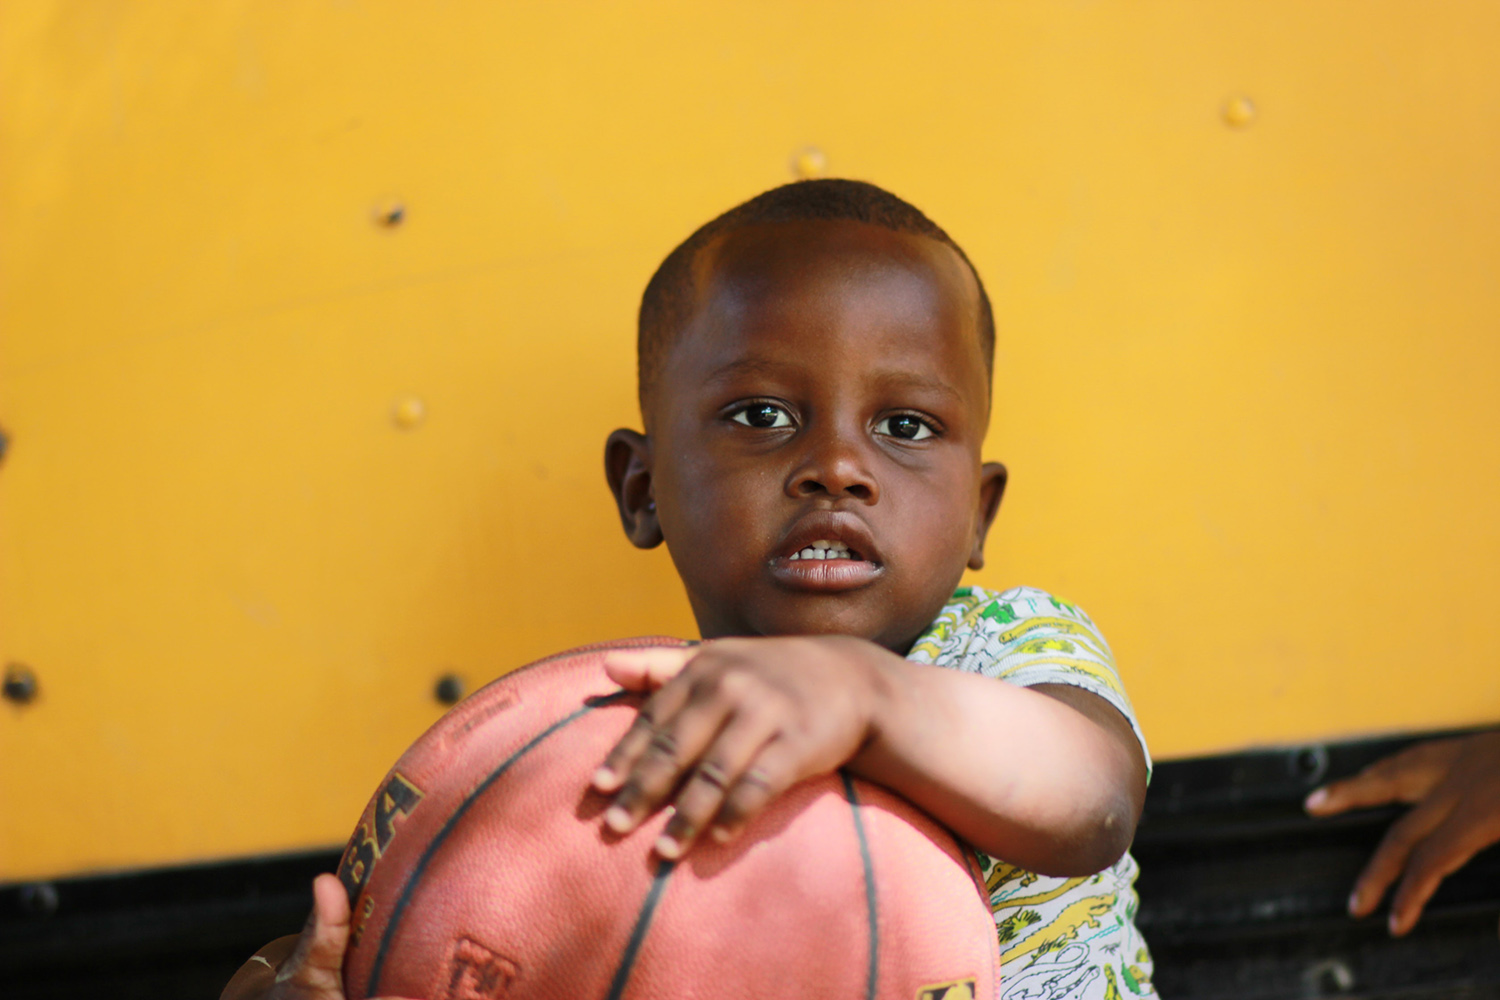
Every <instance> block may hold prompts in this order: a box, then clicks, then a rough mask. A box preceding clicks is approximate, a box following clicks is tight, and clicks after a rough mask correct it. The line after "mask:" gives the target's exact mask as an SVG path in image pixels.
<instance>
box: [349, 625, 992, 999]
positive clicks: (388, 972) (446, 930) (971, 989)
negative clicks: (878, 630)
mask: <svg viewBox="0 0 1500 1000" xmlns="http://www.w3.org/2000/svg"><path fill="white" fill-rule="evenodd" d="M678 643H679V641H678V640H675V639H638V640H631V641H628V642H622V643H617V644H614V645H612V646H599V647H591V648H587V649H582V650H575V651H573V652H570V653H564V654H562V655H561V656H557V657H553V658H551V659H547V660H542V661H540V662H538V663H534V664H532V665H531V666H529V667H525V668H523V669H521V670H518V671H516V672H514V673H512V674H509V675H507V676H505V677H503V678H501V679H500V680H497V681H495V682H494V683H493V684H490V685H489V686H487V687H485V688H483V689H482V690H480V691H478V692H476V693H475V694H474V695H473V696H472V697H470V698H468V699H467V700H466V701H464V702H463V703H462V704H461V705H459V706H458V707H457V708H455V709H454V710H453V711H451V712H449V713H448V714H447V715H446V716H444V717H443V718H442V719H441V720H439V722H438V723H437V724H436V725H434V726H433V727H432V728H431V729H429V730H428V731H427V733H426V734H425V735H423V736H422V738H421V739H419V740H417V742H416V743H415V744H414V745H413V746H412V747H411V749H410V750H408V751H407V752H406V753H405V754H404V755H402V757H401V759H400V760H399V761H397V762H396V766H395V767H394V768H393V769H392V770H391V772H390V774H389V775H387V777H386V779H385V781H384V782H383V783H382V784H381V787H380V788H379V789H378V790H377V791H376V793H375V797H374V799H373V800H372V801H371V802H370V805H369V806H368V807H367V808H366V809H365V813H364V816H363V817H362V819H361V820H360V824H359V827H358V828H357V829H356V830H355V833H354V836H353V838H352V839H351V840H350V842H349V846H348V848H347V849H346V850H345V852H344V857H343V861H342V863H341V865H340V872H339V874H340V877H341V878H342V879H343V881H344V884H345V886H346V887H347V888H348V889H349V893H350V899H351V903H352V904H353V908H354V925H353V933H352V936H351V943H350V947H349V951H348V954H347V957H346V959H345V963H344V981H345V985H346V989H347V991H348V994H349V997H350V998H351V1000H361V998H365V997H370V996H379V995H397V996H406V997H421V998H426V1000H450V998H453V1000H479V998H486V1000H495V998H501V997H504V998H508V1000H648V998H650V1000H670V998H688V997H697V998H704V1000H708V998H713V1000H749V998H752V997H754V998H764V1000H793V998H806V1000H842V998H849V1000H869V998H874V997H889V998H892V1000H969V998H971V997H982V998H986V1000H989V998H992V997H996V996H998V987H999V970H998V961H999V957H998V948H997V943H996V937H995V925H994V923H993V920H992V918H991V916H990V912H989V907H988V906H987V905H986V903H985V895H984V891H983V886H982V884H981V883H980V882H979V880H978V871H977V868H976V866H975V863H974V859H973V856H972V855H971V854H970V853H969V852H968V850H967V849H966V848H965V847H964V846H963V845H961V844H959V843H958V842H957V841H956V840H955V839H954V837H953V835H952V834H951V833H949V832H948V831H947V830H945V829H944V828H943V827H941V826H939V825H938V824H937V823H935V822H934V821H933V820H931V819H929V818H928V817H927V816H926V815H924V814H923V813H921V812H919V811H918V810H917V809H916V808H914V807H913V806H911V805H909V804H908V803H906V802H905V801H904V800H902V799H900V798H898V797H896V796H895V795H892V794H891V793H890V792H887V791H885V790H883V789H881V788H879V787H877V786H875V785H871V784H867V783H865V782H862V781H860V780H858V779H854V778H849V777H847V776H844V775H840V774H834V775H828V776H825V777H822V778H817V779H814V780H811V781H807V782H804V783H803V784H801V785H798V786H797V787H796V788H793V789H792V790H791V791H789V792H788V793H787V794H785V795H784V796H782V797H781V798H780V799H779V800H778V801H776V802H775V803H774V804H773V805H772V806H771V807H770V808H769V809H768V810H767V811H766V812H765V813H764V814H763V815H761V816H760V817H758V818H757V819H756V820H755V821H754V822H753V823H752V824H751V825H750V826H749V827H748V828H747V830H746V831H745V833H744V834H743V835H742V836H741V837H739V838H738V839H736V840H735V841H734V842H733V843H730V844H727V845H719V844H715V843H711V842H702V843H699V844H698V845H696V846H695V847H694V848H693V850H692V851H691V852H689V854H688V855H687V857H685V858H684V859H683V860H682V861H680V862H678V863H677V864H675V865H674V864H669V863H666V862H663V861H661V860H660V859H658V858H656V857H655V856H654V855H653V854H652V852H651V844H652V842H653V841H654V840H655V838H656V836H657V834H658V833H659V832H660V830H661V827H662V826H663V825H664V823H665V819H664V817H662V816H657V817H655V818H654V819H653V820H652V821H651V822H649V823H647V824H646V825H645V826H644V827H643V828H641V829H639V830H637V831H635V832H634V833H632V834H631V835H629V836H627V837H623V838H621V837H616V836H614V835H612V834H609V833H608V832H606V831H605V829H604V827H603V825H602V823H601V822H600V814H601V813H602V812H603V810H604V807H605V806H606V804H607V802H606V801H605V799H604V797H603V796H600V795H597V794H595V793H593V792H591V791H589V790H588V783H589V779H590V776H591V775H592V774H593V772H594V770H595V768H597V767H598V766H599V764H600V763H601V762H602V761H603V759H604V756H605V754H607V753H608V752H609V749H610V748H611V747H612V746H613V745H614V743H615V741H616V740H618V739H619V738H620V736H621V735H623V734H624V732H625V730H626V728H627V727H628V726H629V725H630V723H631V721H632V719H633V718H634V717H635V709H636V707H637V706H638V705H639V704H640V702H641V698H640V696H639V695H634V694H628V693H624V692H621V691H620V690H619V689H618V688H617V687H616V686H615V685H614V684H613V683H612V682H611V681H610V680H609V678H608V677H606V676H605V675H604V672H603V670H602V668H601V666H600V661H601V660H602V658H603V654H604V652H605V651H607V650H608V649H611V648H621V647H625V646H645V645H677V644H678Z"/></svg>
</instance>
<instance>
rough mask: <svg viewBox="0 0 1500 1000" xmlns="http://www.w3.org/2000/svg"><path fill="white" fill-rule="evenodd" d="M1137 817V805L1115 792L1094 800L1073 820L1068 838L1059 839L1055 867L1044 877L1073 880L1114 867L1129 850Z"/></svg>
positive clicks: (1122, 794) (1066, 836) (1131, 799)
mask: <svg viewBox="0 0 1500 1000" xmlns="http://www.w3.org/2000/svg"><path fill="white" fill-rule="evenodd" d="M1140 814H1141V809H1140V804H1139V803H1138V802H1136V801H1135V799H1134V798H1133V797H1132V796H1130V795H1129V794H1127V793H1124V792H1121V791H1118V790H1115V791H1112V792H1111V793H1110V794H1106V795H1102V796H1099V797H1098V798H1096V799H1094V801H1093V803H1092V807H1091V808H1087V809H1083V810H1080V811H1079V812H1078V813H1076V814H1075V815H1074V816H1073V823H1072V824H1071V825H1072V829H1071V830H1070V831H1069V832H1068V834H1066V835H1064V836H1063V837H1060V838H1058V842H1057V846H1058V847H1060V848H1062V849H1061V850H1057V851H1055V852H1052V853H1053V858H1054V859H1055V860H1054V863H1053V864H1051V865H1048V866H1047V867H1048V869H1049V870H1048V871H1046V872H1044V873H1043V874H1047V875H1064V876H1067V877H1069V878H1076V877H1079V876H1083V875H1093V874H1094V873H1095V872H1101V871H1103V870H1104V869H1106V868H1108V867H1109V866H1111V865H1113V864H1114V863H1115V862H1116V861H1119V860H1120V858H1121V857H1122V856H1123V855H1124V854H1125V852H1126V851H1127V850H1129V849H1130V843H1131V841H1132V840H1134V839H1135V827H1136V822H1137V820H1139V818H1140ZM1064 845H1065V846H1064Z"/></svg>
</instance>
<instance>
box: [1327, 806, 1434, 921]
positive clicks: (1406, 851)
mask: <svg viewBox="0 0 1500 1000" xmlns="http://www.w3.org/2000/svg"><path fill="white" fill-rule="evenodd" d="M1452 808H1453V807H1452V803H1450V802H1447V801H1446V800H1434V799H1428V800H1426V801H1424V802H1423V803H1422V804H1421V805H1418V806H1416V807H1415V808H1414V809H1412V810H1411V812H1409V813H1407V814H1406V815H1405V816H1402V817H1401V818H1400V819H1398V820H1396V822H1394V823H1392V824H1391V826H1390V829H1388V830H1386V832H1385V836H1384V837H1382V838H1381V841H1380V846H1378V847H1376V848H1375V853H1374V854H1372V855H1371V856H1370V860H1369V861H1368V862H1367V863H1366V864H1365V868H1364V871H1362V872H1360V874H1359V878H1358V879H1356V880H1355V882H1354V892H1353V893H1351V894H1350V896H1349V913H1350V914H1351V915H1352V916H1356V917H1363V916H1366V915H1368V914H1369V913H1370V912H1371V911H1373V910H1374V909H1375V907H1376V905H1377V904H1378V903H1379V902H1380V900H1381V897H1383V896H1384V895H1385V893H1386V890H1387V889H1389V888H1390V887H1391V884H1392V883H1394V882H1395V881H1396V879H1397V877H1398V876H1400V874H1401V872H1402V870H1403V869H1404V868H1406V866H1407V863H1408V862H1409V861H1410V860H1411V855H1412V852H1413V851H1414V850H1416V849H1417V845H1418V844H1420V843H1421V842H1422V840H1423V839H1424V838H1426V837H1427V835H1428V834H1430V833H1431V832H1432V831H1433V830H1434V829H1435V828H1436V827H1437V826H1438V825H1439V824H1440V823H1442V821H1443V819H1444V818H1445V817H1446V816H1447V815H1448V813H1449V812H1450V811H1452Z"/></svg>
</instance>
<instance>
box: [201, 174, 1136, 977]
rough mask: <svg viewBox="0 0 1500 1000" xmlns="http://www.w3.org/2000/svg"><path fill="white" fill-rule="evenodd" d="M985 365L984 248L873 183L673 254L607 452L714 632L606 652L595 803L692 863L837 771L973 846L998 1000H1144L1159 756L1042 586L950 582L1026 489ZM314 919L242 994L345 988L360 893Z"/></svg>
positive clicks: (1072, 611) (1070, 615) (1109, 672)
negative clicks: (977, 249)
mask: <svg viewBox="0 0 1500 1000" xmlns="http://www.w3.org/2000/svg"><path fill="white" fill-rule="evenodd" d="M993 353H994V326H993V321H992V318H991V314H990V306H989V301H988V298H987V297H986V295H985V292H984V288H983V285H982V284H981V283H980V280H979V277H978V275H977V273H976V272H975V271H974V268H973V267H972V265H971V264H970V263H969V261H968V258H967V257H966V256H965V255H964V253H963V251H962V250H960V249H959V248H958V246H957V245H956V244H955V243H954V242H953V241H952V240H951V239H949V237H948V236H947V234H945V233H944V232H943V231H942V230H941V229H939V228H938V227H937V226H936V225H934V224H933V223H932V222H931V221H929V220H928V219H927V218H926V217H925V216H924V215H922V213H921V212H919V211H918V210H917V209H915V208H913V207H912V206H910V205H908V204H907V203H906V202H904V201H901V200H900V199H899V198H896V197H895V196H894V195H891V194H889V193H887V192H885V191H883V190H881V189H879V188H877V187H874V186H872V185H869V184H863V183H858V182H853V181H841V180H824V181H805V182H800V183H796V184H790V185H787V186H785V187H781V188H777V189H775V190H772V191H769V192H766V193H765V194H763V195H760V196H759V197H757V198H754V199H752V200H751V201H749V202H746V203H745V204H743V205H741V206H739V207H738V208H735V209H733V210H732V211H730V212H728V213H726V214H725V215H722V216H720V217H719V218H718V219H715V220H714V221H713V222H710V223H709V224H708V225H706V226H704V227H703V228H702V229H700V230H698V232H696V233H694V234H693V235H692V236H691V237H689V238H688V240H687V241H686V242H684V243H683V244H682V245H681V246H679V247H678V248H677V249H676V250H674V251H673V252H672V254H671V255H670V256H668V257H667V259H666V261H665V262H663V264H662V265H661V267H660V269H658V271H657V273H656V275H655V276H654V277H653V278H652V279H651V282H650V284H649V285H648V286H647V289H646V293H645V296H644V299H643V301H642V304H641V314H640V334H639V379H640V402H641V414H642V418H643V420H644V423H645V432H644V433H640V432H636V431H633V430H617V431H615V432H614V433H613V434H611V435H610V437H609V440H608V442H607V444H606V448H605V470H606V475H607V478H608V480H609V484H610V487H611V489H612V490H613V491H614V495H615V498H616V500H617V502H618V505H619V511H620V517H621V521H622V522H623V524H624V528H625V533H626V535H627V537H629V539H630V541H631V542H632V543H633V544H635V545H636V546H638V547H641V548H651V547H654V546H656V545H660V544H662V543H663V542H665V543H666V544H667V548H668V551H669V552H670V554H671V556H672V559H673V562H674V564H675V566H676V568H677V571H678V573H679V574H680V575H681V577H682V580H683V584H684V585H685V587H686V589H687V594H688V599H689V601H690V603H691V605H692V608H693V613H694V615H695V617H696V618H697V622H698V627H699V630H700V632H701V634H702V636H703V638H704V639H712V640H717V641H715V642H712V643H707V644H705V645H703V646H701V647H697V648H691V649H686V650H683V649H673V650H666V649H663V650H648V651H640V652H629V653H627V652H620V653H616V654H613V655H612V656H611V657H610V659H609V660H608V661H607V663H606V669H607V670H608V671H609V673H610V675H611V676H612V677H614V679H615V680H616V681H618V682H619V683H621V684H623V685H625V686H627V687H631V688H635V689H640V690H649V691H654V693H653V694H652V695H651V697H650V698H649V700H648V701H647V702H646V704H645V706H644V707H643V708H642V710H641V713H640V717H639V718H638V719H637V721H636V723H635V725H634V726H633V727H632V728H631V729H630V731H629V732H628V733H627V734H626V736H625V737H624V738H623V739H622V740H621V742H620V744H619V745H618V746H617V747H616V748H615V749H614V750H613V751H612V752H611V753H610V755H609V756H608V758H607V759H606V760H605V761H604V762H603V764H602V766H601V767H600V769H599V772H598V774H597V775H596V776H595V778H594V788H595V790H596V791H598V792H602V793H604V794H607V795H610V796H612V802H611V805H610V807H609V808H608V809H607V810H606V811H605V814H604V822H605V823H607V824H608V825H609V826H610V827H611V828H613V829H615V830H616V831H619V832H625V831H628V830H630V829H633V828H634V827H635V826H637V825H638V824H639V823H640V822H642V821H643V820H644V819H645V818H646V817H647V816H649V815H651V814H652V813H653V812H654V811H655V810H657V809H661V808H664V807H667V808H670V809H672V811H673V812H672V817H671V819H670V821H669V822H668V823H667V826H666V828H665V830H664V831H663V834H662V836H661V838H660V839H659V840H658V842H657V848H656V849H657V850H658V852H659V853H661V854H662V855H663V856H666V857H677V856H680V855H681V854H682V853H683V852H684V851H687V850H689V849H690V848H691V845H692V843H693V842H694V841H695V840H696V839H697V838H698V837H700V836H710V837H714V838H717V839H721V840H727V839H730V838H733V837H734V836H736V835H737V834H738V833H739V832H740V831H741V830H742V829H743V828H744V826H745V824H746V823H747V822H748V821H749V820H750V819H751V818H753V817H754V816H755V814H756V813H758V812H759V811H760V810H761V809H762V808H763V807H764V806H765V805H766V803H767V802H769V801H770V800H771V799H773V798H774V797H775V796H776V795H778V794H780V793H781V792H782V791H784V790H785V789H786V788H788V787H790V786H791V785H792V784H794V783H796V782H798V781H800V780H802V779H804V778H806V777H808V776H810V775H814V774H818V773H822V772H827V771H830V770H833V769H835V768H839V767H844V768H847V769H848V770H849V771H851V772H852V773H854V774H857V775H860V776H862V777H864V778H867V779H869V780H872V781H878V782H880V783H882V784H884V785H886V786H888V787H890V788H892V789H894V790H895V791H897V792H898V793H900V794H901V795H903V796H905V797H906V798H907V799H909V800H910V801H911V802H913V803H915V804H916V805H918V806H920V807H921V808H923V809H924V810H926V811H927V812H928V813H930V814H931V815H932V816H934V817H935V818H936V819H938V820H939V821H941V822H943V823H944V824H946V825H947V826H948V827H950V828H951V829H952V830H953V831H954V832H955V833H957V834H958V835H959V836H960V837H962V838H964V839H965V840H967V841H968V842H969V843H970V844H972V845H973V846H974V847H975V848H977V849H978V850H979V851H980V852H982V855H983V856H984V861H985V865H986V872H987V875H988V882H989V888H990V892H991V897H990V898H991V907H992V909H993V910H994V913H995V919H996V923H997V925H998V928H999V935H1000V941H1001V951H1002V975H1003V977H1004V983H1003V990H1004V993H1005V995H1006V996H1007V997H1011V998H1022V997H1025V998H1028V1000H1031V998H1060V997H1099V998H1115V997H1128V996H1131V995H1145V994H1149V993H1151V992H1152V991H1151V987H1150V977H1149V973H1150V967H1151V963H1150V957H1149V955H1148V953H1147V951H1146V948H1145V945H1144V942H1143V941H1142V940H1141V938H1140V936H1139V934H1138V933H1137V932H1136V930H1135V927H1134V924H1133V917H1134V913H1135V902H1136V900H1135V893H1134V890H1133V883H1134V879H1135V871H1136V870H1135V866H1134V862H1133V861H1132V860H1131V859H1130V857H1129V856H1128V855H1124V851H1125V849H1126V847H1128V845H1129V843H1130V840H1131V837H1132V836H1133V833H1134V829H1135V824H1136V820H1137V818H1138V817H1139V814H1140V809H1141V803H1142V799H1143V797H1144V795H1145V787H1146V781H1147V777H1148V774H1149V763H1148V758H1147V755H1146V750H1145V744H1144V741H1143V740H1142V738H1141V735H1140V731H1139V728H1138V726H1137V725H1136V722H1135V718H1134V715H1133V714H1132V711H1131V707H1130V702H1129V700H1128V699H1127V698H1126V696H1125V693H1124V689H1123V687H1122V686H1121V684H1120V680H1119V676H1118V674H1117V673H1116V671H1115V668H1114V665H1113V662H1112V660H1111V656H1110V652H1109V647H1108V646H1107V645H1106V644H1105V642H1104V640H1103V638H1102V637H1101V636H1100V635H1099V633H1098V631H1097V630H1096V629H1095V627H1094V625H1093V623H1092V622H1091V621H1090V620H1089V619H1088V617H1087V616H1085V615H1084V614H1083V613H1082V612H1081V611H1079V610H1078V609H1077V608H1076V607H1073V606H1072V605H1070V604H1068V603H1066V602H1064V601H1060V600H1057V599H1056V598H1052V597H1049V596H1048V595H1046V594H1044V593H1042V592H1040V591H1037V590H1031V589H1028V588H1015V589H1012V590H1008V591H1005V592H1004V593H999V594H997V593H992V592H989V591H985V590H982V589H980V588H977V587H975V588H963V589H958V590H955V588H956V587H957V586H958V583H959V581H960V578H961V576H962V574H963V571H964V569H965V568H966V567H967V568H972V569H978V568H980V567H981V566H982V565H983V562H984V554H983V551H984V539H985V534H986V532H987V530H988V528H989V526H990V523H991V522H992V521H993V519H994V517H995V513H996V511H997V510H998V508H999V505H1000V498H1001V494H1002V493H1003V491H1004V488H1005V481H1006V475H1005V469H1004V467H1003V466H1001V465H999V464H996V463H984V462H982V461H981V460H980V447H981V444H982V442H983V439H984V434H985V430H986V428H987V426H988V422H989V410H990V384H991V368H992V363H993ZM937 668H948V669H937ZM997 679H998V680H1002V681H1006V682H1008V683H996V680H997ZM1122 855H1123V856H1122ZM990 859H993V860H990ZM314 897H315V906H314V912H313V915H312V916H311V917H310V918H309V922H308V926H307V928H306V929H305V930H304V932H303V934H302V936H301V937H300V938H285V939H282V940H281V941H279V942H275V943H273V945H271V946H268V947H267V948H266V949H263V950H262V952H261V954H260V955H259V956H257V958H256V959H253V960H252V962H251V964H250V965H247V966H246V968H245V969H243V970H242V971H241V974H240V975H239V976H236V979H235V982H234V983H231V986H230V989H229V990H228V991H226V994H225V995H226V996H231V995H232V996H275V997H319V998H325V1000H332V998H336V997H342V992H341V990H340V988H339V967H340V962H341V960H342V956H343V950H344V942H345V940H346V937H347V932H348V901H347V898H346V897H345V896H344V892H343V889H342V887H341V886H340V885H339V884H338V882H337V881H336V880H335V879H333V878H332V877H331V876H320V878H319V880H318V882H317V883H315V885H314ZM257 963H258V964H257ZM273 979H274V980H275V983H274V985H273V982H272V980H273Z"/></svg>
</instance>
